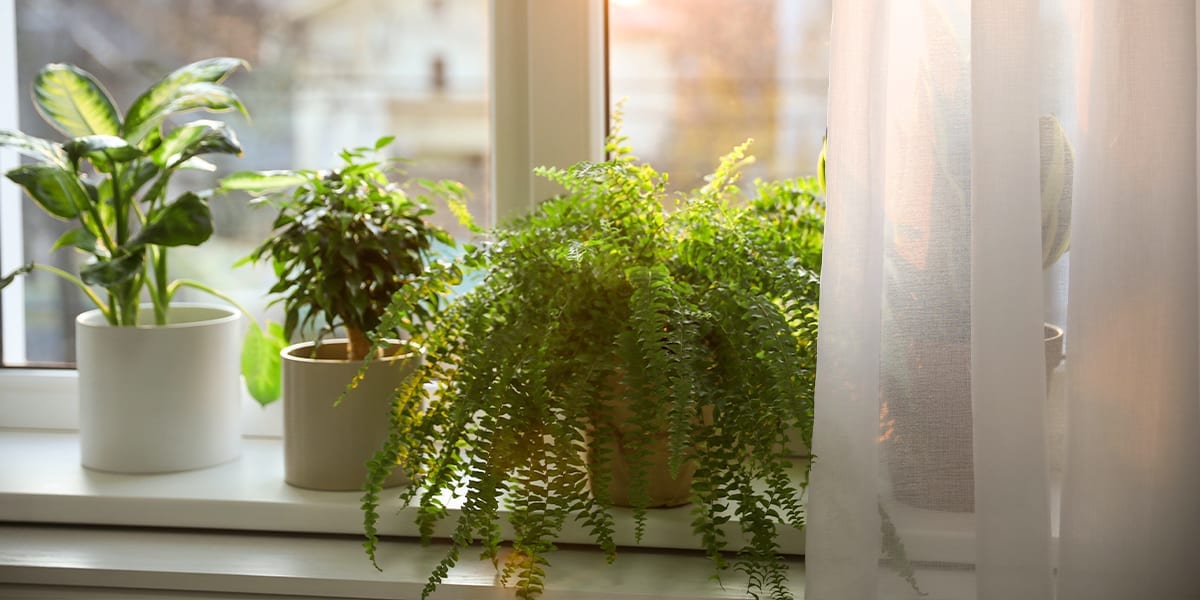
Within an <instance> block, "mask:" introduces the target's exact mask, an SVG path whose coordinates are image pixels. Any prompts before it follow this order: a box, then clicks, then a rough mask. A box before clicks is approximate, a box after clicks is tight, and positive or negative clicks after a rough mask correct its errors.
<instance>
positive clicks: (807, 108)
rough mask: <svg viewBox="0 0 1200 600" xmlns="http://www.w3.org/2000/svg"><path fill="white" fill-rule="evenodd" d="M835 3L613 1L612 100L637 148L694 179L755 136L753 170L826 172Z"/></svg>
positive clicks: (692, 183) (677, 175) (689, 182)
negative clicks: (821, 162) (821, 159)
mask: <svg viewBox="0 0 1200 600" xmlns="http://www.w3.org/2000/svg"><path fill="white" fill-rule="evenodd" d="M829 19H830V2H829V1H828V0H825V1H821V2H792V1H781V0H612V1H611V3H610V5H609V28H608V30H609V44H608V49H609V78H610V82H611V86H612V89H611V92H610V95H609V96H610V99H611V100H612V101H614V102H620V101H623V102H624V103H625V106H624V108H625V131H626V133H627V134H628V136H629V137H630V143H631V144H632V146H633V151H634V153H635V154H636V155H638V156H639V157H642V158H643V159H646V160H648V161H650V162H651V163H652V164H654V165H655V166H656V167H657V168H658V169H659V170H660V171H665V172H668V173H670V175H671V179H670V182H671V185H672V187H673V188H675V189H684V190H686V189H692V188H695V187H697V186H698V185H700V184H701V183H702V178H703V177H704V176H705V175H707V174H708V173H709V172H711V170H712V169H713V167H715V166H716V161H717V158H718V157H720V156H722V155H723V154H725V153H727V152H728V151H729V150H730V149H731V148H732V147H733V146H735V145H737V144H740V143H741V142H743V141H745V140H746V139H747V138H754V144H753V145H752V146H751V147H750V152H751V153H752V154H754V155H755V156H756V157H757V162H756V163H755V164H754V165H753V166H751V167H750V168H749V169H748V170H747V178H748V179H753V178H755V177H761V178H771V179H778V178H787V177H797V176H801V175H811V174H813V173H815V172H816V167H817V157H818V155H819V154H820V151H821V139H822V136H823V134H824V132H825V96H826V90H827V88H828V75H829V69H828V62H829V60H828V54H829Z"/></svg>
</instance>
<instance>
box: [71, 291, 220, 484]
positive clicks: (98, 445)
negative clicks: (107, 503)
mask: <svg viewBox="0 0 1200 600" xmlns="http://www.w3.org/2000/svg"><path fill="white" fill-rule="evenodd" d="M139 317H140V321H141V322H145V321H147V320H153V316H152V309H151V308H150V307H149V306H142V307H141V314H140V315H139ZM240 319H241V317H240V315H239V314H238V313H236V312H234V311H233V310H230V309H227V308H224V307H217V306H205V305H196V304H173V305H171V308H170V310H169V312H168V315H167V321H168V324H167V325H162V326H154V325H143V326H136V327H114V326H111V325H109V324H108V322H107V321H106V320H105V319H104V315H103V314H101V313H100V311H99V310H92V311H88V312H85V313H83V314H81V315H79V317H78V318H76V319H75V340H76V341H75V352H76V361H77V365H78V369H79V444H80V455H81V461H82V463H83V466H85V467H88V468H91V469H97V470H101V471H112V472H117V473H164V472H170V471H186V470H190V469H199V468H203V467H209V466H213V465H217V464H221V463H224V462H228V461H231V460H233V459H235V458H237V457H238V456H239V455H240V454H241V436H242V432H241V399H242V395H241V379H240V374H239V368H238V367H239V351H240V347H241V327H240V324H239V320H240Z"/></svg>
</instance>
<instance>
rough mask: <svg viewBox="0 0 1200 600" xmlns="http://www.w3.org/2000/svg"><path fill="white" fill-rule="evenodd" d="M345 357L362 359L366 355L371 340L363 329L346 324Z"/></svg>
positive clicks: (369, 348)
mask: <svg viewBox="0 0 1200 600" xmlns="http://www.w3.org/2000/svg"><path fill="white" fill-rule="evenodd" d="M346 337H347V338H348V341H347V342H346V358H348V359H350V360H363V359H364V358H366V357H367V352H369V351H370V350H371V341H370V340H368V339H367V336H366V335H365V334H364V333H363V331H362V330H361V329H359V328H357V327H351V326H349V325H347V326H346Z"/></svg>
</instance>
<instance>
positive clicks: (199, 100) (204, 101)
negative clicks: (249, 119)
mask: <svg viewBox="0 0 1200 600" xmlns="http://www.w3.org/2000/svg"><path fill="white" fill-rule="evenodd" d="M192 110H205V111H208V112H228V111H231V110H237V111H238V112H240V113H242V114H243V115H246V114H247V113H246V107H245V106H243V105H242V101H241V100H240V99H239V98H238V97H237V95H236V94H234V93H233V91H232V90H230V89H229V88H227V87H225V86H223V85H217V84H215V83H189V84H187V85H184V86H182V87H180V88H178V89H177V90H175V95H174V96H173V97H172V98H171V99H170V101H169V102H167V103H166V104H163V105H161V106H159V107H157V110H155V111H154V112H152V113H150V114H148V115H146V118H145V119H144V120H141V121H137V122H129V123H126V124H125V138H126V139H128V140H129V141H130V142H131V143H135V144H136V143H138V142H141V141H142V139H143V138H145V137H146V136H147V135H148V134H149V133H150V132H151V131H157V130H158V128H159V126H161V125H162V123H163V121H165V120H166V119H167V117H169V116H171V115H175V114H179V113H185V112H188V111H192Z"/></svg>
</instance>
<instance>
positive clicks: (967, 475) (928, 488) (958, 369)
mask: <svg viewBox="0 0 1200 600" xmlns="http://www.w3.org/2000/svg"><path fill="white" fill-rule="evenodd" d="M947 348H948V347H938V346H930V345H923V344H917V345H915V346H914V350H913V352H914V353H915V359H914V360H915V362H916V363H917V364H920V363H922V362H923V363H925V364H934V362H935V360H941V361H942V362H941V363H940V364H941V366H942V367H943V372H951V373H962V372H967V371H969V368H970V364H969V361H970V348H969V347H966V346H962V347H959V348H958V349H953V347H949V348H951V349H947ZM1043 348H1044V351H1045V360H1046V385H1047V390H1049V385H1050V376H1051V373H1052V372H1053V371H1054V369H1055V367H1057V366H1058V365H1059V363H1061V362H1062V360H1063V330H1062V329H1061V328H1059V327H1056V326H1054V325H1050V324H1048V323H1047V324H1044V339H1043ZM926 351H928V356H926V355H924V354H921V353H922V352H926ZM947 357H948V358H947ZM909 371H910V372H919V371H920V370H919V369H915V368H912V369H910V370H909ZM926 371H929V372H930V373H929V374H928V375H925V376H924V377H926V379H918V380H917V385H915V386H913V387H915V389H919V390H930V389H937V390H941V392H942V393H941V394H940V395H935V396H930V397H924V396H920V397H909V398H907V399H906V401H905V402H903V403H897V404H895V405H893V406H890V407H887V411H886V412H885V413H884V414H882V415H881V421H883V423H882V425H883V426H884V427H883V429H884V431H883V432H881V437H882V438H883V439H884V440H885V442H884V443H886V444H887V445H888V467H889V474H890V476H891V482H892V493H893V495H894V496H895V498H896V499H897V500H900V501H901V502H904V503H905V504H908V505H910V506H915V507H918V508H923V509H928V510H938V511H947V512H972V511H974V510H975V473H974V464H973V457H972V437H973V435H974V429H973V427H974V425H973V421H972V414H971V395H970V381H969V380H957V379H956V380H954V383H955V385H954V386H953V387H949V386H947V385H945V384H941V385H940V387H939V386H938V385H936V384H935V382H934V381H932V380H930V379H928V377H930V376H932V377H937V373H938V372H939V371H938V369H926ZM892 388H893V389H897V390H899V389H905V388H904V386H903V385H898V384H892ZM929 415H934V416H932V417H931V416H929ZM931 419H932V420H937V423H936V424H935V423H932V422H931ZM934 425H936V426H937V429H936V430H937V431H938V432H939V433H938V435H930V432H931V431H933V430H934V429H933V427H934Z"/></svg>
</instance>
